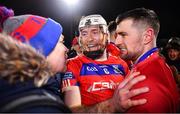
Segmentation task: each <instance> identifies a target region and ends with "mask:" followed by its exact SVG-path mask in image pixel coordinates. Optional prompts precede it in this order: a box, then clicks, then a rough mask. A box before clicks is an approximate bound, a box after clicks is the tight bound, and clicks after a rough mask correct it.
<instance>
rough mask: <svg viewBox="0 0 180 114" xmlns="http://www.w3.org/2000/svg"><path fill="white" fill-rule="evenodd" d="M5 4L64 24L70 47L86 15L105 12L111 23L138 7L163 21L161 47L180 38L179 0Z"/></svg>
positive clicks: (1, 0)
mask: <svg viewBox="0 0 180 114" xmlns="http://www.w3.org/2000/svg"><path fill="white" fill-rule="evenodd" d="M0 5H1V6H6V7H8V8H12V9H13V10H14V12H15V15H22V14H34V15H40V16H44V17H50V18H52V19H54V20H56V21H58V22H59V23H61V24H62V26H63V28H64V30H63V34H64V36H65V45H66V46H67V47H68V48H70V47H71V41H72V39H73V37H74V36H75V35H76V34H77V33H76V31H77V27H78V23H79V20H80V18H81V17H82V16H84V15H88V14H101V15H102V16H103V17H104V18H105V19H106V21H107V22H108V23H109V22H110V21H112V20H114V19H115V18H116V17H117V15H118V14H120V13H123V12H125V11H127V10H131V9H134V8H138V7H144V8H149V9H152V10H154V11H155V12H156V13H157V14H158V16H159V20H160V22H161V29H160V33H159V36H158V40H157V44H158V47H163V46H165V44H166V43H167V41H168V39H170V37H172V36H178V37H180V22H179V20H180V16H179V11H180V7H179V3H178V2H177V1H176V0H171V1H167V0H166V1H165V0H0Z"/></svg>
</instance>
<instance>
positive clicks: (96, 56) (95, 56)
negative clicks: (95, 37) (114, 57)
mask: <svg viewBox="0 0 180 114" xmlns="http://www.w3.org/2000/svg"><path fill="white" fill-rule="evenodd" d="M103 53H104V49H100V50H96V51H84V52H83V54H84V55H85V56H86V57H88V58H91V59H92V60H95V59H99V58H100V57H101V56H102V55H103Z"/></svg>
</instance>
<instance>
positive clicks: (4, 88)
mask: <svg viewBox="0 0 180 114" xmlns="http://www.w3.org/2000/svg"><path fill="white" fill-rule="evenodd" d="M3 10H4V9H3ZM6 11H7V10H6ZM1 14H6V13H1ZM2 17H3V16H2ZM1 19H2V18H1ZM0 22H2V23H1V25H2V32H3V33H5V34H9V35H11V36H12V37H11V38H9V37H8V36H3V35H1V38H0V39H1V42H0V43H1V49H0V53H1V56H0V61H1V62H0V63H1V65H0V66H1V67H0V76H1V80H0V81H1V83H0V87H1V89H0V93H1V95H0V98H1V99H2V100H1V102H0V108H1V109H0V111H1V112H29V113H30V112H31V113H32V112H46V113H47V112H70V110H68V108H67V107H65V105H64V104H63V102H62V100H61V98H60V94H61V93H60V91H59V86H60V84H59V83H60V82H59V81H60V80H59V75H58V74H59V72H63V71H64V69H65V67H64V66H65V64H66V58H67V57H66V52H67V51H68V49H67V48H66V47H65V46H64V44H63V43H62V42H63V40H64V37H63V35H62V26H61V25H60V24H59V23H57V22H56V21H54V20H52V19H50V18H45V17H41V16H37V15H20V16H10V17H8V18H6V19H4V20H3V21H0ZM12 38H13V39H16V40H19V41H21V42H23V43H24V45H23V44H22V43H20V42H16V41H15V40H12ZM25 44H26V45H25ZM28 45H29V46H28ZM57 73H58V74H57Z"/></svg>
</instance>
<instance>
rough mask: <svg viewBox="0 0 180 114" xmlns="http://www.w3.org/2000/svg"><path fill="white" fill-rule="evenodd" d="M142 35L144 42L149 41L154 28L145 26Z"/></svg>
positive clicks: (152, 36) (152, 35) (151, 38)
mask: <svg viewBox="0 0 180 114" xmlns="http://www.w3.org/2000/svg"><path fill="white" fill-rule="evenodd" d="M144 37H145V38H144V44H148V43H150V42H151V41H152V40H153V38H154V30H153V29H152V28H147V29H146V31H145V33H144Z"/></svg>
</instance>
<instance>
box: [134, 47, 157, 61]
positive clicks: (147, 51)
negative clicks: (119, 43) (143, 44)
mask: <svg viewBox="0 0 180 114" xmlns="http://www.w3.org/2000/svg"><path fill="white" fill-rule="evenodd" d="M157 49H158V48H156V47H152V48H150V49H149V50H146V51H144V52H143V53H142V54H141V55H140V56H139V57H138V58H137V59H136V60H135V61H134V62H133V63H134V64H137V63H139V62H141V61H143V60H145V59H146V58H147V57H148V56H150V55H151V54H152V53H153V52H155V51H157Z"/></svg>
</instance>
